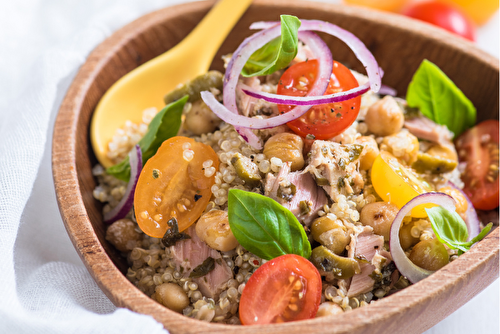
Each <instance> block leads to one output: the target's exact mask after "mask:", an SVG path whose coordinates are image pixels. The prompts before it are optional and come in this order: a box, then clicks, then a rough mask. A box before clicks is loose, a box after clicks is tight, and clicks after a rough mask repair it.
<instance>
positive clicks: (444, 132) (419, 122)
mask: <svg viewBox="0 0 500 334" xmlns="http://www.w3.org/2000/svg"><path fill="white" fill-rule="evenodd" d="M404 127H405V128H407V129H408V130H409V131H410V132H411V134H413V135H414V136H415V137H417V138H420V139H425V140H428V141H431V142H433V143H437V144H440V145H442V146H446V145H449V144H450V143H452V139H453V133H452V132H451V131H450V130H448V128H447V127H446V126H445V125H439V124H436V123H434V122H433V121H432V120H430V119H428V118H427V117H424V116H418V117H414V118H410V119H407V120H405V124H404ZM452 145H453V144H452Z"/></svg>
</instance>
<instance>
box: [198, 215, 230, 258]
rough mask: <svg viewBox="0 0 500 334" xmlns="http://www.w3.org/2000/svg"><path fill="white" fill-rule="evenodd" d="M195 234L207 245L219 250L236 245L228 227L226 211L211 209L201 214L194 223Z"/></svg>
mask: <svg viewBox="0 0 500 334" xmlns="http://www.w3.org/2000/svg"><path fill="white" fill-rule="evenodd" d="M196 234H197V235H198V237H199V238H200V239H201V240H203V241H204V242H205V243H206V244H207V245H208V246H210V247H212V248H213V249H217V250H219V251H221V252H227V251H230V250H232V249H235V248H236V246H238V241H237V240H236V238H235V237H234V235H233V232H232V231H231V228H230V227H229V220H228V218H227V212H226V211H222V210H212V211H209V212H207V213H205V214H204V215H202V216H201V217H200V219H199V220H198V222H197V223H196Z"/></svg>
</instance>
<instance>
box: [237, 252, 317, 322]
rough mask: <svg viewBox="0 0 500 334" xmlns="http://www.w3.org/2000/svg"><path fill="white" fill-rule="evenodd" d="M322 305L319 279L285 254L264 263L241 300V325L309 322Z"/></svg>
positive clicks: (310, 267) (308, 265)
mask: <svg viewBox="0 0 500 334" xmlns="http://www.w3.org/2000/svg"><path fill="white" fill-rule="evenodd" d="M320 302H321V276H320V274H319V272H318V269H316V267H315V266H314V265H313V264H312V263H311V262H309V261H308V260H306V259H305V258H303V257H302V256H298V255H294V254H287V255H282V256H279V257H277V258H274V259H272V260H271V261H269V262H266V263H264V264H263V265H262V266H261V267H260V268H259V269H257V270H256V271H255V272H254V273H253V274H252V276H250V279H249V280H248V282H247V284H246V285H245V289H244V290H243V293H242V295H241V299H240V311H239V312H240V320H241V323H242V324H243V325H256V324H270V323H280V322H287V321H295V320H303V319H311V318H314V317H315V316H316V313H317V312H318V308H319V304H320Z"/></svg>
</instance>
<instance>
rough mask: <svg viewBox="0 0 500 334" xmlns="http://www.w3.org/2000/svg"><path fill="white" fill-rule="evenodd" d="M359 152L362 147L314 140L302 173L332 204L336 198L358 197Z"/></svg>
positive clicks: (359, 182)
mask: <svg viewBox="0 0 500 334" xmlns="http://www.w3.org/2000/svg"><path fill="white" fill-rule="evenodd" d="M362 150H363V146H361V145H358V144H348V145H342V144H339V143H335V142H330V141H323V140H316V141H314V143H313V144H312V147H311V151H310V152H309V160H308V166H307V168H306V169H305V171H307V172H310V173H311V174H312V175H313V176H314V178H315V179H316V183H317V184H319V185H321V186H322V187H323V189H325V191H326V193H327V194H328V195H329V196H330V198H331V199H333V200H335V198H336V197H337V196H338V195H351V194H358V193H359V192H361V190H362V189H363V186H364V181H363V177H362V175H361V174H360V173H359V169H358V165H359V155H360V154H361V151H362Z"/></svg>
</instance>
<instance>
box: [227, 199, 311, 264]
mask: <svg viewBox="0 0 500 334" xmlns="http://www.w3.org/2000/svg"><path fill="white" fill-rule="evenodd" d="M228 206H229V209H228V218H229V226H230V227H231V231H232V232H233V234H234V236H235V237H236V239H237V240H238V242H239V243H240V244H241V245H242V246H243V247H244V248H245V249H247V250H248V251H250V252H252V253H253V254H255V255H257V256H259V257H260V258H262V259H266V260H271V259H273V258H275V257H278V256H280V255H285V254H296V255H300V256H303V257H305V258H306V259H307V258H309V257H310V256H311V244H310V243H309V240H307V235H306V232H305V231H304V228H303V227H302V225H300V223H299V221H298V220H297V218H295V216H294V215H293V214H292V213H291V212H290V210H288V209H286V208H284V207H283V206H281V205H280V204H279V203H278V202H276V201H274V200H273V199H271V198H268V197H266V196H262V195H259V194H255V193H251V192H246V191H243V190H238V189H231V190H229V194H228Z"/></svg>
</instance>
